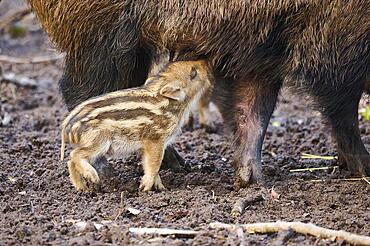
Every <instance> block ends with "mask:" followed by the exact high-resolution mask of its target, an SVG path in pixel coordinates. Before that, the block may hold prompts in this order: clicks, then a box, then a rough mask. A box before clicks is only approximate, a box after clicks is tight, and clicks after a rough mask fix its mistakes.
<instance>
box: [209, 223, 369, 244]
mask: <svg viewBox="0 0 370 246" xmlns="http://www.w3.org/2000/svg"><path fill="white" fill-rule="evenodd" d="M210 226H211V228H216V229H228V230H232V231H236V230H237V228H240V227H242V228H243V229H244V230H246V231H247V232H248V233H274V232H279V231H285V230H293V231H295V232H297V233H301V234H306V235H312V236H316V237H320V238H329V239H332V238H334V239H336V238H340V239H343V240H344V241H346V242H348V243H351V244H359V245H370V237H368V236H361V235H356V234H353V233H349V232H346V231H342V230H340V231H336V230H331V229H326V228H323V227H319V226H316V225H314V224H311V223H308V224H307V223H302V222H284V221H277V222H270V223H254V224H243V225H233V224H224V223H219V222H216V223H211V224H210Z"/></svg>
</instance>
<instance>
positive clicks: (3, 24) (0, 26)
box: [0, 8, 31, 31]
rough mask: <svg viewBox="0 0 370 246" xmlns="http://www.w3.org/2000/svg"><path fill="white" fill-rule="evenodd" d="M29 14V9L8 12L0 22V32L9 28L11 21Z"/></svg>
mask: <svg viewBox="0 0 370 246" xmlns="http://www.w3.org/2000/svg"><path fill="white" fill-rule="evenodd" d="M29 13H31V10H30V9H29V8H20V9H15V10H13V11H9V12H8V13H7V14H6V15H5V16H4V17H3V18H1V20H0V23H1V24H0V31H2V30H4V29H5V28H6V27H7V26H9V25H10V24H11V23H12V22H13V21H16V20H18V19H21V18H23V17H24V16H26V15H28V14H29Z"/></svg>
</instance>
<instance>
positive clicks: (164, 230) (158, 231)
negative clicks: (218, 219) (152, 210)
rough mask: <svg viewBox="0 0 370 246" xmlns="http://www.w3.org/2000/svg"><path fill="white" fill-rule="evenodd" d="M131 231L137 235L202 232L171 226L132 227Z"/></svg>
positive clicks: (187, 234) (194, 234)
mask: <svg viewBox="0 0 370 246" xmlns="http://www.w3.org/2000/svg"><path fill="white" fill-rule="evenodd" d="M129 232H131V233H132V234H136V235H144V234H148V235H160V236H167V235H174V236H187V237H194V236H196V235H197V234H199V233H200V232H197V231H194V230H178V229H169V228H148V227H143V228H137V227H131V228H129Z"/></svg>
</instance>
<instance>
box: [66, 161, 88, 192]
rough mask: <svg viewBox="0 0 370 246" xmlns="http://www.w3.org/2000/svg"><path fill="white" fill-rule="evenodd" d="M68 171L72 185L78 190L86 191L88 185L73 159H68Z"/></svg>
mask: <svg viewBox="0 0 370 246" xmlns="http://www.w3.org/2000/svg"><path fill="white" fill-rule="evenodd" d="M68 171H69V177H70V179H71V181H72V184H73V186H74V187H75V188H76V190H78V191H87V190H88V186H87V184H86V180H85V179H84V178H83V177H82V175H81V174H80V173H79V172H78V171H77V169H76V163H74V162H73V161H68Z"/></svg>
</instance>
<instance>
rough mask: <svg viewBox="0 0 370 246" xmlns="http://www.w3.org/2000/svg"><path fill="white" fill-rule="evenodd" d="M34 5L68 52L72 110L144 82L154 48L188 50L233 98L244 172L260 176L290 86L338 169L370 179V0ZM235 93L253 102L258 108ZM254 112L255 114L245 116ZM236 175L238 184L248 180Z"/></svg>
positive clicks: (231, 116) (67, 94)
mask: <svg viewBox="0 0 370 246" xmlns="http://www.w3.org/2000/svg"><path fill="white" fill-rule="evenodd" d="M29 2H30V3H31V6H32V7H33V10H34V11H35V12H36V14H37V15H38V17H39V19H40V21H41V23H42V24H43V26H44V27H45V29H46V30H47V32H48V33H49V35H50V37H51V39H52V40H53V41H54V42H55V43H56V44H57V46H58V47H60V49H61V50H63V51H65V52H67V65H66V71H65V74H64V77H63V79H62V80H61V90H62V93H63V96H64V98H65V100H66V102H67V104H68V105H69V107H72V106H74V105H76V104H77V103H78V102H81V100H84V99H86V98H89V97H91V96H95V95H98V94H101V93H104V92H106V91H113V90H116V89H119V88H126V87H132V86H136V85H137V84H142V83H144V81H145V77H146V75H147V73H148V70H149V67H150V65H151V62H152V59H153V53H155V52H156V50H160V49H162V48H167V49H169V50H171V51H185V53H186V52H189V53H190V54H195V56H205V57H207V58H208V59H209V60H210V61H211V63H212V65H213V66H214V70H215V74H218V75H220V77H221V78H222V80H219V79H217V81H218V82H217V86H218V85H219V84H220V85H222V88H224V91H223V94H222V95H221V96H220V98H221V99H222V100H223V99H225V98H226V96H225V95H227V98H226V99H227V100H224V102H226V105H228V106H229V107H226V106H222V105H221V106H220V107H221V108H224V109H226V110H224V115H223V116H224V118H226V119H228V120H229V123H228V124H229V125H230V126H232V127H233V129H234V133H235V134H236V142H240V144H239V145H238V147H237V153H238V154H237V156H239V155H242V156H243V158H238V157H237V158H236V160H237V162H238V163H237V166H238V169H239V170H246V169H248V170H259V165H260V158H259V156H260V148H259V147H258V146H260V145H261V143H262V142H263V138H264V131H265V128H266V125H267V124H266V122H268V121H269V117H270V115H271V112H272V111H273V110H274V106H275V104H276V99H277V96H278V93H279V89H280V87H281V86H282V84H283V82H284V81H287V82H288V83H289V84H290V85H292V86H293V87H295V88H297V91H299V92H300V93H308V94H309V95H311V96H312V98H313V101H314V105H315V106H316V108H317V109H319V110H320V111H321V112H322V114H323V116H324V117H325V119H326V120H327V121H328V123H329V125H330V126H331V127H332V128H333V132H334V136H335V139H336V140H337V146H338V154H339V156H340V160H341V163H342V165H343V166H347V167H348V168H349V169H350V170H351V172H352V173H353V174H360V175H370V155H369V153H368V152H367V150H366V149H365V147H364V144H363V143H362V141H361V138H360V133H359V129H358V122H357V112H358V102H359V100H360V97H361V94H362V93H363V91H364V89H365V86H366V88H369V87H368V83H365V82H366V81H367V80H368V78H369V77H370V76H369V74H370V41H369V40H370V1H368V0H348V1H344V0H312V1H306V0H276V1H267V0H248V1H242V0H230V1H221V0H206V1H204V0H203V1H200V0H189V1H179V0H160V1H153V0H135V1H133V0H127V1H123V0H122V1H121V0H120V1H118V0H116V1H113V0H111V1H108V0H105V1H88V0H82V1H76V0H74V1H72V0H69V1H66V0H58V1H57V0H50V1H47V2H45V1H42V0H29ZM219 81H221V82H219ZM226 81H227V82H228V84H225V83H224V82H226ZM365 84H366V85H365ZM217 86H216V87H217ZM238 87H240V88H238ZM243 88H245V89H246V90H250V91H249V92H243V91H241V90H243ZM265 90H266V91H267V94H266V93H265ZM239 95H246V96H250V95H254V96H253V98H254V99H256V100H257V101H256V100H254V102H253V100H252V102H251V100H250V99H248V98H244V97H241V96H239ZM264 95H266V97H264V98H262V97H263V96H264ZM248 106H252V107H253V108H251V109H248V111H245V110H246V108H247V107H248ZM244 113H246V115H248V114H250V113H252V114H253V115H254V119H255V121H254V124H257V125H259V127H258V128H259V129H260V131H254V129H255V127H250V128H248V127H249V123H248V124H240V122H244V121H243V119H244V118H245V115H243V114H244ZM252 125H253V124H252ZM241 139H245V140H243V141H240V140H241ZM248 146H254V147H256V146H257V147H256V148H257V149H256V150H253V151H251V150H250V149H249V148H248ZM254 147H252V148H254ZM244 160H245V161H244ZM240 172H243V171H239V176H240V177H242V178H241V179H245V178H246V176H248V175H245V174H241V173H240ZM252 172H254V171H252ZM252 176H258V173H252ZM243 177H244V178H243ZM248 181H249V180H241V182H239V183H247V182H248ZM237 183H238V182H237Z"/></svg>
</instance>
